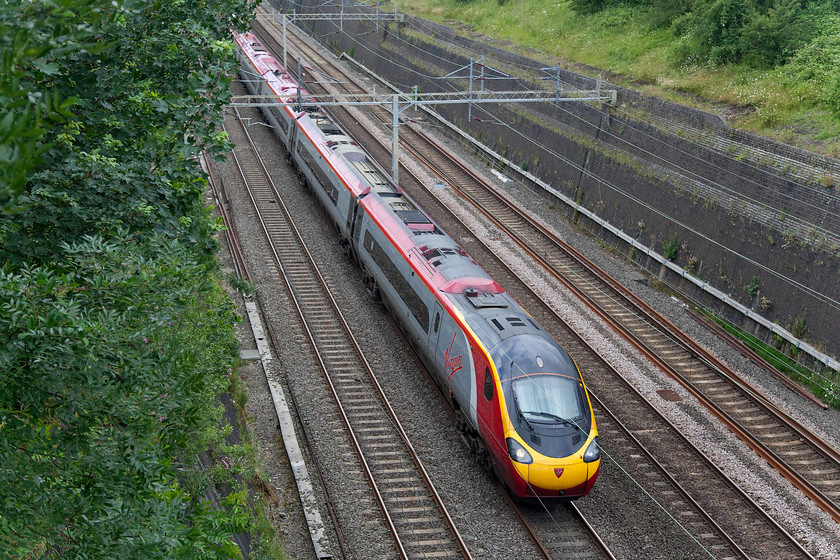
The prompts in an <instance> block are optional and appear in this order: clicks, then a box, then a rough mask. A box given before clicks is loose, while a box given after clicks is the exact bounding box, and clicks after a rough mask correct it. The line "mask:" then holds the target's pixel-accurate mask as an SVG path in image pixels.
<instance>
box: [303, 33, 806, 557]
mask: <svg viewBox="0 0 840 560" xmlns="http://www.w3.org/2000/svg"><path fill="white" fill-rule="evenodd" d="M298 48H301V49H305V47H298ZM316 60H323V57H321V56H317V58H316ZM334 112H336V113H338V112H339V111H334ZM345 120H346V119H345ZM351 120H352V119H351ZM381 120H383V121H384V122H390V116H389V115H388V116H387V118H382V119H381ZM345 124H346V123H345ZM401 130H403V131H407V130H408V127H405V128H403V129H401ZM408 135H411V136H412V138H411V140H413V141H409V140H408V138H407V136H408ZM402 138H403V145H404V146H405V148H406V149H410V150H412V151H413V152H415V153H416V154H418V155H420V156H421V157H422V159H425V160H426V161H427V162H428V164H429V165H430V167H433V168H434V169H435V170H436V173H437V174H438V176H440V177H441V178H443V179H444V180H445V181H446V182H448V183H449V184H450V185H458V187H459V188H462V189H464V190H465V192H464V195H463V196H465V197H466V198H468V199H470V200H471V201H472V202H473V204H475V205H476V207H478V208H480V209H482V211H483V212H484V213H485V214H486V215H488V216H489V218H490V219H491V220H493V221H494V222H495V223H496V225H497V226H498V227H500V228H502V229H503V230H504V231H506V232H507V233H508V234H509V235H510V236H511V237H512V238H514V239H517V240H518V242H519V243H520V244H521V245H522V246H523V248H525V250H526V251H528V252H532V253H534V254H535V255H538V256H539V258H540V260H541V261H542V262H543V266H546V267H547V268H548V269H549V270H553V271H554V273H556V274H558V275H559V276H561V277H562V278H563V279H565V281H566V282H569V283H570V284H571V286H574V290H575V291H576V293H580V294H581V297H582V299H584V300H585V301H589V302H595V303H597V304H598V305H595V304H594V303H590V305H593V306H595V307H597V308H598V309H599V310H600V311H599V313H603V314H605V315H607V317H612V316H618V317H620V319H619V320H615V319H609V320H610V321H611V322H612V323H614V324H616V326H618V327H622V329H623V330H624V329H625V327H623V326H622V325H625V324H628V323H629V324H631V327H632V328H626V330H624V332H625V336H628V335H627V333H628V332H629V333H633V332H638V333H645V332H646V331H648V330H650V329H651V323H650V322H645V323H640V324H637V325H633V322H634V321H638V320H639V319H638V317H639V312H638V311H633V312H630V313H629V315H628V312H627V311H626V308H627V307H628V305H629V304H628V303H627V301H628V296H626V295H623V294H621V293H620V290H616V289H615V288H614V287H612V286H611V284H613V283H611V282H610V281H609V280H605V279H604V278H603V277H602V276H603V275H599V274H598V273H597V271H593V270H592V268H591V266H589V265H588V264H585V265H580V264H576V263H578V262H579V261H578V260H577V259H575V258H571V257H566V256H564V253H563V252H561V250H560V249H558V248H557V247H558V240H555V239H553V238H552V237H551V236H550V234H549V233H548V232H547V231H545V230H543V229H542V228H541V227H539V226H537V225H536V224H534V223H533V222H531V221H530V220H529V219H527V217H526V216H523V215H522V214H521V213H519V212H518V211H516V210H515V208H513V205H512V204H510V203H509V202H508V201H505V200H504V199H503V198H501V197H499V196H497V195H496V194H495V193H493V192H492V190H490V189H488V188H487V187H486V186H484V185H483V184H479V183H481V182H480V181H477V178H476V177H474V176H471V174H470V173H469V172H468V171H466V170H465V169H463V168H462V167H461V166H459V165H457V164H455V163H453V162H452V161H451V160H450V159H449V158H447V157H444V156H441V155H439V154H438V153H437V152H434V153H432V152H431V151H429V150H428V148H425V150H426V152H425V155H424V151H423V150H424V148H423V147H422V144H421V145H418V144H417V143H421V142H425V141H426V140H425V139H424V138H422V136H419V135H417V134H416V133H415V131H411V132H409V133H404V134H402ZM417 138H420V140H417ZM360 143H362V144H363V145H368V143H366V141H365V140H361V139H360ZM426 145H428V142H426ZM437 150H439V148H437ZM374 155H376V154H375V152H374ZM388 157H390V156H388ZM377 159H379V156H378V157H377ZM386 161H387V159H386V160H383V159H380V162H382V163H383V164H385V162H386ZM459 173H460V175H459ZM466 175H470V176H466ZM401 176H402V175H401ZM473 183H475V186H473ZM465 184H467V185H470V189H469V190H467V189H466V188H465V187H464V185H465ZM406 190H407V191H409V192H412V191H411V190H410V189H408V188H406ZM546 239H548V240H549V241H550V243H548V244H547V245H546ZM535 246H536V247H539V248H538V249H534V247H535ZM560 246H561V247H562V245H560ZM564 251H565V248H564ZM555 253H558V254H559V255H560V256H561V257H562V259H558V260H554V261H549V260H548V259H547V257H546V255H551V257H552V258H553V257H554V254H555ZM572 253H573V251H572ZM569 259H571V260H569ZM584 262H585V261H584ZM560 272H563V273H564V274H562V275H561V274H560ZM569 278H571V279H573V280H574V282H572V280H569ZM578 284H582V285H583V286H584V287H578V286H577V285H578ZM584 288H585V289H584ZM607 288H611V290H612V292H613V293H612V294H611V295H610V296H608V297H604V296H600V294H601V293H602V292H604V291H606V289H607ZM616 293H618V295H622V300H624V301H623V302H622V303H616V301H621V300H619V299H618V295H615V294H616ZM631 295H632V294H631ZM599 296H600V297H599ZM629 301H630V302H631V303H633V305H634V307H636V308H639V307H642V308H643V307H644V306H643V304H642V305H640V304H639V302H633V298H629ZM616 305H617V306H618V309H617V310H616V307H615V306H616ZM604 309H607V310H608V311H604ZM655 324H657V325H659V324H661V321H660V320H656V321H655ZM658 332H660V333H662V328H661V327H660V328H659V329H658ZM674 336H675V333H673V332H671V331H669V330H666V331H665V333H664V334H660V337H664V338H666V339H668V340H669V341H670V338H672V337H674ZM631 338H634V339H636V340H642V341H646V344H645V345H644V349H645V350H644V351H645V353H646V354H649V355H650V357H651V359H653V360H654V361H655V363H657V364H658V365H659V364H664V363H670V364H680V363H683V362H685V361H686V360H690V359H691V358H692V355H693V354H692V352H696V350H694V349H693V348H692V346H693V343H690V341H689V342H687V343H684V344H683V345H681V346H677V351H672V350H671V349H672V348H674V346H673V345H674V343H673V342H670V346H664V345H659V344H657V343H655V341H653V340H652V338H650V337H649V336H648V335H647V334H645V335H644V336H641V335H639V336H637V337H631ZM561 344H563V345H566V344H567V343H566V342H564V341H561ZM637 344H638V342H637ZM567 348H568V346H567ZM570 351H571V352H572V355H574V356H576V357H578V359H579V360H581V359H582V358H581V357H580V356H581V355H582V354H579V353H578V352H577V351H575V350H572V349H570ZM589 352H590V353H591V352H592V350H589ZM662 355H665V356H668V357H667V358H662V357H661V356H662ZM694 356H695V357H694V360H695V361H700V363H703V364H705V366H706V367H707V368H708V364H709V363H713V362H711V361H710V360H709V361H708V362H703V361H702V360H708V358H705V357H703V358H697V357H696V354H694ZM584 363H588V362H586V361H585V359H584ZM660 367H662V366H661V365H660ZM683 367H684V368H685V366H683ZM687 369H688V371H691V368H687ZM590 375H591V374H590ZM636 398H637V399H640V400H642V401H644V399H643V398H641V395H638V396H637V397H636ZM644 402H646V401H644ZM605 416H607V413H606V410H605V411H604V414H603V415H602V416H600V418H604V417H605ZM601 424H602V430H604V428H605V425H604V424H605V423H604V421H603V420H602V421H601ZM671 428H672V429H673V427H671ZM609 430H610V433H611V434H613V433H617V432H614V431H613V430H612V429H611V428H610V429H609ZM674 431H675V432H676V431H677V430H675V429H674ZM682 445H683V446H684V447H685V444H682ZM689 446H690V444H689ZM693 452H694V453H698V454H699V451H697V450H696V449H695V450H694V451H693ZM701 455H702V454H701ZM693 461H695V462H696V461H697V459H696V458H694V459H693ZM705 461H706V462H707V464H708V465H709V467H708V468H709V470H710V471H711V470H714V469H715V468H716V467H714V465H712V464H711V462H710V461H708V460H707V459H706V460H705ZM649 464H650V463H649ZM703 478H706V477H703ZM721 478H723V479H726V477H725V476H724V475H723V474H722V473H720V471H718V472H717V474H715V475H714V476H709V477H708V479H709V480H712V481H718V482H719V481H720V480H721ZM726 480H728V479H726ZM660 482H661V481H660ZM711 484H712V487H711V488H710V487H708V486H707V487H706V488H705V489H704V488H698V487H695V489H694V490H693V491H692V493H698V494H703V493H704V492H705V493H711V494H708V495H714V492H716V490H715V488H714V484H715V483H714V482H712V483H711ZM727 484H729V485H731V486H733V487H734V486H735V485H734V484H732V483H731V482H728V483H727ZM668 485H669V488H668V489H665V490H664V495H663V496H664V498H663V500H660V502H663V501H664V502H666V503H669V507H670V508H671V509H672V510H675V509H676V510H678V509H679V507H678V506H679V505H680V503H686V501H687V500H685V499H684V498H685V496H680V497H676V498H674V499H670V501H669V497H671V496H672V495H673V494H674V493H680V492H684V491H683V490H681V489H677V488H678V486H679V485H675V483H674V482H669V483H668ZM660 486H661V484H660ZM733 491H734V492H736V493H737V492H740V491H739V490H737V489H736V490H733ZM741 494H742V495H741V496H740V497H738V499H739V500H741V501H743V502H744V503H745V504H746V505H745V508H746V510H750V511H751V513H748V514H745V515H752V516H756V515H758V516H759V517H761V518H762V521H761V523H762V524H763V525H764V526H766V527H767V528H768V529H767V533H768V534H767V535H765V536H762V537H761V538H760V539H757V540H758V541H764V542H773V543H774V545H773V546H774V547H781V548H776V549H775V550H785V551H788V554H787V555H786V554H782V555H781V557H792V558H793V557H809V556H808V553H807V552H806V551H804V550H803V549H802V548H801V547H800V546H799V545H798V544H797V543H795V541H793V539H792V538H791V537H790V535H788V534H787V533H785V531H784V530H783V529H781V528H780V527H779V526H778V525H777V524H775V522H774V521H772V519H770V518H769V517H768V516H767V515H766V514H765V513H764V512H763V511H762V510H761V508H759V507H758V506H757V505H755V504H754V503H751V504H750V503H749V502H751V500H749V499H748V498H746V496H744V495H743V493H741ZM689 509H690V510H691V511H684V512H680V511H676V515H677V516H678V517H682V518H687V517H690V516H694V515H697V516H699V517H698V520H696V521H695V520H692V521H690V523H694V524H704V526H706V527H710V526H711V527H712V529H711V531H709V532H705V533H704V532H702V530H701V531H700V532H699V533H698V534H699V535H700V538H699V540H702V539H710V541H713V540H714V539H720V540H719V541H718V542H710V543H709V544H708V545H707V544H702V545H701V546H702V547H703V548H705V549H708V550H723V549H727V550H729V551H730V553H731V554H732V555H733V556H735V557H738V556H741V557H746V556H747V555H748V554H747V553H746V552H744V551H743V550H741V549H740V548H739V547H738V545H737V544H735V543H734V542H733V541H732V540H731V539H729V537H726V536H725V531H721V530H719V528H718V529H714V527H715V523H714V522H713V521H711V522H710V520H709V518H706V519H704V520H702V521H700V520H699V518H702V517H703V516H704V515H705V514H704V513H702V512H703V508H702V507H700V506H699V505H697V504H696V503H695V504H694V505H691V506H690V507H689ZM759 512H760V513H759ZM713 533H716V536H715V537H714V538H713V539H711V538H710V537H709V535H711V534H713ZM722 535H724V536H722ZM768 539H769V541H768ZM722 543H723V544H722ZM754 546H758V544H756V545H754ZM748 548H749V547H748ZM764 550H767V551H770V550H774V549H773V548H769V549H764ZM753 554H754V552H753ZM772 555H774V556H778V555H777V554H775V553H773V554H772Z"/></svg>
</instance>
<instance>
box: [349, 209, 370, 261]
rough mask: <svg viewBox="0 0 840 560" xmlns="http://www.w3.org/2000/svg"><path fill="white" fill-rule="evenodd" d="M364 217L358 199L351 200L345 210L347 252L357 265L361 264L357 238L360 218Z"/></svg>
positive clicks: (360, 223) (359, 233)
mask: <svg viewBox="0 0 840 560" xmlns="http://www.w3.org/2000/svg"><path fill="white" fill-rule="evenodd" d="M364 215H365V212H364V210H363V209H362V208H361V204H359V199H358V198H353V199H351V200H350V208H349V209H348V210H347V226H346V229H347V242H348V244H349V245H348V250H349V251H350V254H351V255H353V256H354V257H355V259H356V261H357V262H359V264H361V260H360V259H359V255H358V252H357V251H358V247H359V236H360V235H361V233H362V218H363V217H364Z"/></svg>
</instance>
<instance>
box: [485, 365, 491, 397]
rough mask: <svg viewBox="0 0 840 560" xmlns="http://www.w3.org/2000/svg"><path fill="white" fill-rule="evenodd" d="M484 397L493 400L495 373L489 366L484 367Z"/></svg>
mask: <svg viewBox="0 0 840 560" xmlns="http://www.w3.org/2000/svg"><path fill="white" fill-rule="evenodd" d="M484 398H485V399H487V400H488V401H492V400H493V375H492V374H491V373H490V368H489V367H486V368H484Z"/></svg>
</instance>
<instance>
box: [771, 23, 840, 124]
mask: <svg viewBox="0 0 840 560" xmlns="http://www.w3.org/2000/svg"><path fill="white" fill-rule="evenodd" d="M819 21H820V22H821V23H820V25H819V26H818V27H817V29H816V32H815V35H814V37H813V38H812V40H811V41H810V42H808V44H806V45H805V46H803V47H802V48H801V49H799V51H797V52H796V54H795V55H794V56H793V57H792V59H791V60H790V62H789V63H788V64H786V65H785V66H784V68H783V69H782V76H783V79H785V81H787V82H788V84H790V85H791V86H792V87H794V89H795V90H796V93H797V94H799V96H800V97H801V98H803V99H807V100H811V101H815V102H820V103H824V104H825V105H826V106H828V107H829V108H830V109H831V111H832V113H833V114H834V116H835V117H840V15H838V14H831V15H828V16H827V17H825V18H820V19H819Z"/></svg>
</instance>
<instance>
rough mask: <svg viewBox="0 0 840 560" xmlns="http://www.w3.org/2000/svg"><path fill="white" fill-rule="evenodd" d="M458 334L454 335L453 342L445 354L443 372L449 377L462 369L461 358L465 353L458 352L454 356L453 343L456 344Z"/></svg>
mask: <svg viewBox="0 0 840 560" xmlns="http://www.w3.org/2000/svg"><path fill="white" fill-rule="evenodd" d="M456 336H458V333H455V334H453V335H452V342H450V343H449V348H447V349H446V353H445V354H444V355H443V374H444V375H446V378H447V379H449V378H450V377H452V375H453V374H454V373H455V372H456V371H458V370H459V369H461V358H462V357H463V354H458V355H457V356H455V357H454V358H453V357H452V345H453V344H455V337H456Z"/></svg>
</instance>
